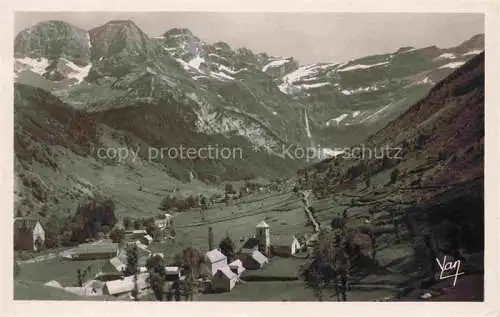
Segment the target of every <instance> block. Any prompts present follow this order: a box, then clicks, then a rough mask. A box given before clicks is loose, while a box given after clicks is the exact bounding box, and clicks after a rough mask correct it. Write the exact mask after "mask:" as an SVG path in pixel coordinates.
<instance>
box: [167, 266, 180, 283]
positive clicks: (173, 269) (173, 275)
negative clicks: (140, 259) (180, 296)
mask: <svg viewBox="0 0 500 317" xmlns="http://www.w3.org/2000/svg"><path fill="white" fill-rule="evenodd" d="M165 275H166V278H165V279H166V280H167V281H175V280H180V279H181V268H180V267H178V266H165Z"/></svg>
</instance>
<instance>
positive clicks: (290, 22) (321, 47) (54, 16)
mask: <svg viewBox="0 0 500 317" xmlns="http://www.w3.org/2000/svg"><path fill="white" fill-rule="evenodd" d="M116 19H131V20H133V21H134V22H135V23H136V24H137V25H138V26H139V27H140V28H141V29H142V30H143V31H144V32H146V33H147V34H149V35H150V36H158V35H161V34H162V33H164V32H165V31H167V30H169V29H171V28H174V27H178V28H188V29H190V30H191V31H192V32H193V33H194V34H195V35H196V36H198V37H199V38H201V39H202V40H204V41H206V42H209V43H213V42H217V41H225V42H227V43H228V44H229V45H231V47H233V48H238V47H248V48H250V49H251V50H253V51H254V52H256V53H257V52H267V53H268V54H270V55H277V56H293V57H295V58H296V59H297V60H299V61H300V62H301V63H313V62H343V61H347V60H349V59H351V58H356V57H362V56H366V55H370V54H378V53H385V52H393V51H395V50H397V49H398V48H400V47H403V46H414V47H425V46H430V45H436V46H438V47H442V48H445V47H451V46H455V45H458V44H460V43H461V42H463V41H465V40H467V39H469V38H470V37H472V36H473V35H475V34H478V33H484V15H483V14H473V13H464V14H462V13H430V14H429V13H229V12H224V13H207V12H200V13H197V12H140V13H138V12H119V13H118V12H117V13H113V12H17V13H16V15H15V32H16V34H17V33H18V32H19V31H21V30H23V29H24V28H27V27H29V26H31V25H34V24H36V23H38V22H40V21H44V20H63V21H66V22H69V23H71V24H73V25H75V26H78V27H80V28H83V29H87V30H88V29H91V28H93V27H96V26H99V25H101V24H104V23H106V22H107V21H110V20H116Z"/></svg>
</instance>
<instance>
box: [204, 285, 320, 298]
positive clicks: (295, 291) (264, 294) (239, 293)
mask: <svg viewBox="0 0 500 317" xmlns="http://www.w3.org/2000/svg"><path fill="white" fill-rule="evenodd" d="M196 300H199V301H314V300H315V298H314V296H313V292H312V291H311V290H310V289H307V288H306V287H305V286H304V283H303V282H302V281H299V280H297V281H266V282H260V281H259V282H241V283H239V284H236V286H235V287H234V288H233V289H232V290H231V292H226V293H217V294H200V295H198V297H197V298H196Z"/></svg>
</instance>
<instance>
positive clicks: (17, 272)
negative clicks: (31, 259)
mask: <svg viewBox="0 0 500 317" xmlns="http://www.w3.org/2000/svg"><path fill="white" fill-rule="evenodd" d="M19 273H21V267H20V266H19V263H17V261H16V260H15V259H14V278H16V277H18V276H19Z"/></svg>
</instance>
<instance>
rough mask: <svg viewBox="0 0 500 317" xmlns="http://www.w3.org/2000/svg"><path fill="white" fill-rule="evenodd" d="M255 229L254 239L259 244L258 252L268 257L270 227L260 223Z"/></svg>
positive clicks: (263, 222)
mask: <svg viewBox="0 0 500 317" xmlns="http://www.w3.org/2000/svg"><path fill="white" fill-rule="evenodd" d="M255 229H256V232H255V238H256V239H257V241H258V242H259V251H260V252H262V254H264V255H266V256H269V252H270V249H271V235H270V231H271V227H270V226H269V225H268V224H267V223H266V222H265V221H261V222H259V224H258V225H257V226H256V227H255Z"/></svg>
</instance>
